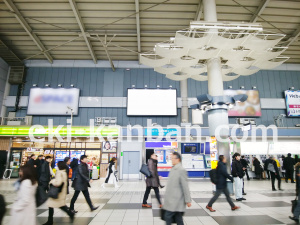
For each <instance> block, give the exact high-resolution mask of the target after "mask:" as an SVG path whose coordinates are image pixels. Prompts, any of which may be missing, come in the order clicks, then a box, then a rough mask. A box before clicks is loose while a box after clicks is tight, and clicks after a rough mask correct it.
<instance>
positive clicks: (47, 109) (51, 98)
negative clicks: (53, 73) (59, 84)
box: [27, 88, 80, 115]
mask: <svg viewBox="0 0 300 225" xmlns="http://www.w3.org/2000/svg"><path fill="white" fill-rule="evenodd" d="M79 91H80V90H79V89H77V88H68V89H66V88H31V89H30V94H29V101H28V108H27V114H28V115H70V114H71V109H72V110H73V115H78V105H79Z"/></svg>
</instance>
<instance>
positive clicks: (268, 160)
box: [264, 158, 272, 180]
mask: <svg viewBox="0 0 300 225" xmlns="http://www.w3.org/2000/svg"><path fill="white" fill-rule="evenodd" d="M271 161H272V159H270V158H268V159H267V160H266V161H265V162H264V170H265V171H266V173H267V175H268V178H267V179H268V180H270V171H269V170H268V165H269V163H270V162H271Z"/></svg>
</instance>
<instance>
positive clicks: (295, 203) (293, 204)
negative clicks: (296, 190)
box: [291, 196, 298, 214]
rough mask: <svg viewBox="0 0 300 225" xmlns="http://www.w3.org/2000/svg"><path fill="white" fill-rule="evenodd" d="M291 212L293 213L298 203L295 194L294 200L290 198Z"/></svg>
mask: <svg viewBox="0 0 300 225" xmlns="http://www.w3.org/2000/svg"><path fill="white" fill-rule="evenodd" d="M291 202H292V213H293V214H294V211H295V209H296V207H297V205H298V196H296V198H295V200H292V201H291Z"/></svg>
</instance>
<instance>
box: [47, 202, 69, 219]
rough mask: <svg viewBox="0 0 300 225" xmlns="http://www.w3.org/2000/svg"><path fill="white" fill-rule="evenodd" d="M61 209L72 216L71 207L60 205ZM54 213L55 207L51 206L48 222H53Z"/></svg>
mask: <svg viewBox="0 0 300 225" xmlns="http://www.w3.org/2000/svg"><path fill="white" fill-rule="evenodd" d="M60 209H61V210H62V211H64V212H65V213H67V214H68V215H69V216H70V211H69V208H68V207H67V206H66V205H65V206H62V207H60ZM53 215H54V209H53V208H50V207H49V215H48V222H51V223H53Z"/></svg>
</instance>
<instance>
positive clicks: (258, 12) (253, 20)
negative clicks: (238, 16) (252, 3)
mask: <svg viewBox="0 0 300 225" xmlns="http://www.w3.org/2000/svg"><path fill="white" fill-rule="evenodd" d="M269 2H270V0H263V1H262V2H261V3H260V5H259V6H258V8H257V10H256V12H255V14H254V15H253V16H252V17H251V19H250V23H256V21H257V19H258V18H259V16H260V15H261V14H262V12H263V11H264V10H265V8H266V7H267V5H268V3H269Z"/></svg>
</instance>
